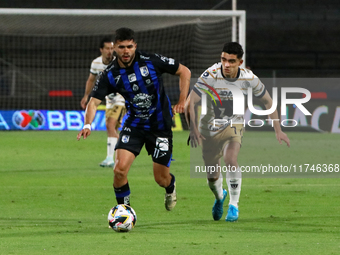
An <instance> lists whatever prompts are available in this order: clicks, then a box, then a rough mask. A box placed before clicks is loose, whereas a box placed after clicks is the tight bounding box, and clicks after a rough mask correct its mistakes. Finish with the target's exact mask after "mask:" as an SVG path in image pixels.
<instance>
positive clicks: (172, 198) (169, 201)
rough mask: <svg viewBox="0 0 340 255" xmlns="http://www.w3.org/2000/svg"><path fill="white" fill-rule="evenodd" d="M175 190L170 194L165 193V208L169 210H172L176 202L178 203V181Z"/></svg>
mask: <svg viewBox="0 0 340 255" xmlns="http://www.w3.org/2000/svg"><path fill="white" fill-rule="evenodd" d="M174 186H175V187H174V191H173V192H172V193H170V194H168V193H165V198H164V204H165V209H167V210H168V211H171V210H172V209H174V207H175V205H176V203H177V195H176V182H175V184H174Z"/></svg>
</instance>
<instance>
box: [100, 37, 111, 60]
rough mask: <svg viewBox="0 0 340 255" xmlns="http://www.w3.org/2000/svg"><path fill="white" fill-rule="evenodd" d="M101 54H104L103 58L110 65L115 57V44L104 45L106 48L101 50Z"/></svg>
mask: <svg viewBox="0 0 340 255" xmlns="http://www.w3.org/2000/svg"><path fill="white" fill-rule="evenodd" d="M100 52H101V53H102V57H103V59H104V60H105V62H108V63H110V62H111V60H112V57H113V42H111V43H109V42H107V43H104V47H103V48H101V49H100ZM108 63H105V64H108Z"/></svg>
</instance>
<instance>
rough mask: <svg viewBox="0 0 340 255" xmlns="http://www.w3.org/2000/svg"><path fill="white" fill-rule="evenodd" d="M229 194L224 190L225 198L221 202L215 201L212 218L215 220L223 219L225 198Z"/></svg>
mask: <svg viewBox="0 0 340 255" xmlns="http://www.w3.org/2000/svg"><path fill="white" fill-rule="evenodd" d="M227 194H228V192H227V191H226V190H225V189H224V190H223V198H222V199H221V200H217V199H215V203H214V206H213V208H212V216H213V218H214V220H219V219H221V217H222V215H223V203H224V200H225V198H226V197H227Z"/></svg>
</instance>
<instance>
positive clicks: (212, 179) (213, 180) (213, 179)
mask: <svg viewBox="0 0 340 255" xmlns="http://www.w3.org/2000/svg"><path fill="white" fill-rule="evenodd" d="M217 180H218V177H216V178H208V182H215V181H217Z"/></svg>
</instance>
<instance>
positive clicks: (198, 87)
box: [194, 63, 266, 136]
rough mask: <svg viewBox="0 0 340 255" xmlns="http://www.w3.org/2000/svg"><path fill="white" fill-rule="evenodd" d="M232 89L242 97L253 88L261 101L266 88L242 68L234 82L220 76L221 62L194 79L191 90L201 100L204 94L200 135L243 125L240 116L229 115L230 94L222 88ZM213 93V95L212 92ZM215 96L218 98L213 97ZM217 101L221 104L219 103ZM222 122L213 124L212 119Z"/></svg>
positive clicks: (231, 101)
mask: <svg viewBox="0 0 340 255" xmlns="http://www.w3.org/2000/svg"><path fill="white" fill-rule="evenodd" d="M226 85H228V86H236V87H237V88H238V89H240V90H241V91H242V93H243V95H244V96H245V95H247V93H248V88H249V87H251V88H252V89H253V95H254V96H255V97H258V98H261V97H263V96H264V94H265V92H266V88H265V86H264V85H263V83H262V82H261V81H260V80H259V78H258V77H257V76H256V75H255V74H254V73H253V72H252V71H251V70H248V69H246V68H239V70H238V73H237V77H236V78H235V79H227V78H225V77H224V75H223V73H222V69H221V63H216V64H214V65H212V66H211V67H209V68H208V69H207V70H206V71H205V72H203V74H202V75H201V76H200V77H199V78H198V80H197V82H196V84H195V86H194V91H195V92H196V93H197V94H198V95H199V96H200V97H202V94H206V105H207V108H206V109H207V111H206V114H205V115H201V117H200V125H199V128H200V132H201V133H202V135H203V136H204V135H206V136H214V135H216V134H217V133H219V132H220V131H222V130H223V129H224V128H226V127H227V126H229V125H230V122H228V121H230V120H231V122H232V123H243V121H244V119H243V115H234V114H233V93H232V92H231V90H230V89H228V88H227V87H226ZM215 92H216V93H215ZM216 94H218V95H219V98H218V97H217V95H216ZM220 100H221V101H220ZM221 119H222V120H223V121H220V122H219V121H216V120H221Z"/></svg>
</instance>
